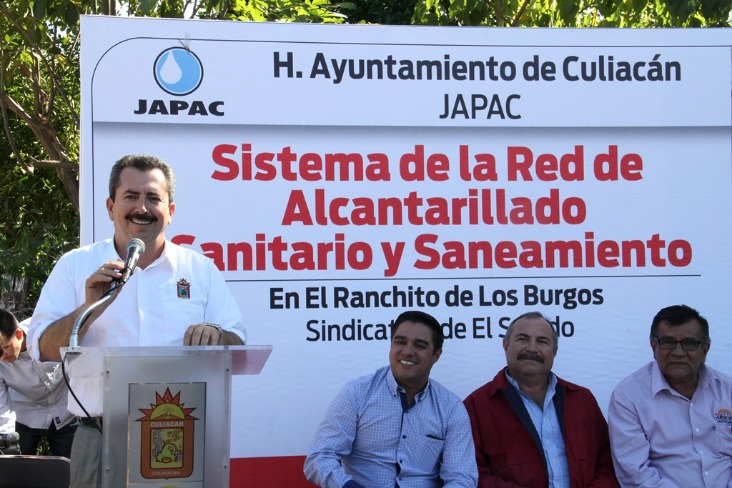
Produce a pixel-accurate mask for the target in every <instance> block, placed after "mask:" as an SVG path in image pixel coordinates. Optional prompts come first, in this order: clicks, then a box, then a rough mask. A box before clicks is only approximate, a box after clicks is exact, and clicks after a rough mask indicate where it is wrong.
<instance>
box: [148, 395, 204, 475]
mask: <svg viewBox="0 0 732 488" xmlns="http://www.w3.org/2000/svg"><path fill="white" fill-rule="evenodd" d="M155 397H156V398H155V403H151V404H150V408H140V409H139V410H140V412H142V413H144V414H145V416H144V417H142V418H139V419H137V421H138V422H140V423H141V433H142V435H141V440H140V474H142V476H143V477H145V478H147V479H159V478H167V479H170V478H187V477H189V476H190V475H191V473H192V472H193V452H194V444H193V440H194V439H193V434H194V431H195V422H196V421H198V419H197V418H196V417H193V416H191V415H190V414H191V412H193V411H194V410H195V408H184V404H183V403H181V402H180V392H178V393H177V394H176V395H175V396H173V395H172V394H171V393H170V388H166V390H165V393H164V394H163V395H162V396H161V395H160V394H159V393H157V392H156V393H155Z"/></svg>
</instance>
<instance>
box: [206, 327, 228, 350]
mask: <svg viewBox="0 0 732 488" xmlns="http://www.w3.org/2000/svg"><path fill="white" fill-rule="evenodd" d="M203 325H206V326H208V327H213V328H214V329H216V331H217V332H218V333H219V339H218V340H217V341H216V345H217V346H218V345H219V344H221V342H222V341H223V340H224V331H223V330H222V329H221V326H220V325H219V324H212V323H210V322H204V323H203Z"/></svg>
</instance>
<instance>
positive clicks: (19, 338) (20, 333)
mask: <svg viewBox="0 0 732 488" xmlns="http://www.w3.org/2000/svg"><path fill="white" fill-rule="evenodd" d="M15 337H17V338H18V340H21V339H23V331H22V330H21V329H18V330H16V331H15Z"/></svg>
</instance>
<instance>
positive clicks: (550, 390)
mask: <svg viewBox="0 0 732 488" xmlns="http://www.w3.org/2000/svg"><path fill="white" fill-rule="evenodd" d="M505 372H506V379H507V380H508V383H509V384H510V385H511V386H513V387H514V388H516V391H518V392H519V394H520V395H521V396H522V397H523V398H527V399H528V397H527V396H526V395H525V394H524V392H522V391H521V387H520V386H519V384H518V381H516V380H515V379H513V378H512V377H511V375H510V374H508V368H506V369H505ZM556 390H557V375H555V374H554V373H552V372H551V371H550V372H549V386H547V388H546V394H545V395H544V403H545V404H546V403H547V402H548V401H550V400H551V399H552V398H554V393H556ZM532 401H533V400H532Z"/></svg>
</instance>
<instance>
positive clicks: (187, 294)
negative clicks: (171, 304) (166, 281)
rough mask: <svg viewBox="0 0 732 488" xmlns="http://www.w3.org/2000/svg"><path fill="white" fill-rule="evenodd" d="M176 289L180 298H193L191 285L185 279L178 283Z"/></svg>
mask: <svg viewBox="0 0 732 488" xmlns="http://www.w3.org/2000/svg"><path fill="white" fill-rule="evenodd" d="M176 288H177V291H178V298H185V299H189V298H191V284H190V283H188V282H187V281H186V280H185V278H183V279H182V280H180V281H179V282H178V283H177V285H176Z"/></svg>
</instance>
